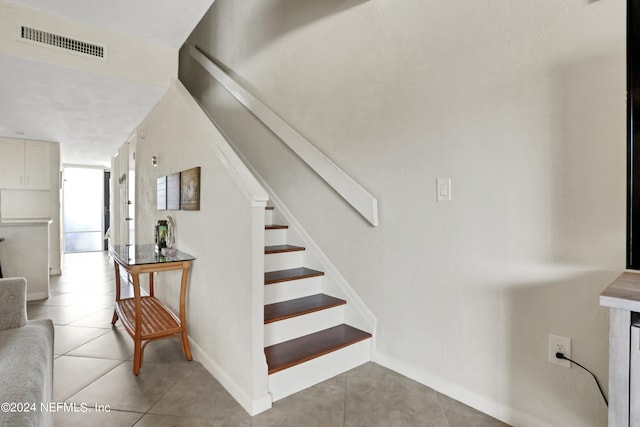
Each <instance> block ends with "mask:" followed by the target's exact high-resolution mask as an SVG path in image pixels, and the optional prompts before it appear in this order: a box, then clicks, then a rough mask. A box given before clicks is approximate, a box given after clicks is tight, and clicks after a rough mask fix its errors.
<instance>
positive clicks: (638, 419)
mask: <svg viewBox="0 0 640 427" xmlns="http://www.w3.org/2000/svg"><path fill="white" fill-rule="evenodd" d="M630 356H631V357H630V362H629V364H630V365H631V366H629V426H630V427H640V327H632V328H631V354H630Z"/></svg>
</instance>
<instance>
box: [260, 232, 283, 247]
mask: <svg viewBox="0 0 640 427" xmlns="http://www.w3.org/2000/svg"><path fill="white" fill-rule="evenodd" d="M264 232H265V234H264V245H265V246H275V245H286V244H287V229H286V228H281V229H276V230H265V231H264Z"/></svg>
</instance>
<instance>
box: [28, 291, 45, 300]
mask: <svg viewBox="0 0 640 427" xmlns="http://www.w3.org/2000/svg"><path fill="white" fill-rule="evenodd" d="M45 298H49V292H32V293H27V301H36V300H40V299H45Z"/></svg>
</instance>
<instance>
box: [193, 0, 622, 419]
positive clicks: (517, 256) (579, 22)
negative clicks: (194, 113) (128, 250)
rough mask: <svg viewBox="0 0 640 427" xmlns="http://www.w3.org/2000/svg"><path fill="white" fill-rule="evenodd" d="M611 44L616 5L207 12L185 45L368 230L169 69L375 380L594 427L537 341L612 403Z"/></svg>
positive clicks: (413, 0)
mask: <svg viewBox="0 0 640 427" xmlns="http://www.w3.org/2000/svg"><path fill="white" fill-rule="evenodd" d="M624 31H625V5H624V2H619V1H613V0H601V1H599V2H593V3H590V2H586V1H584V0H563V1H538V2H525V1H522V0H520V1H515V2H514V1H511V0H487V1H482V2H447V1H435V0H434V1H425V0H404V1H402V2H395V1H391V0H375V1H368V2H363V1H359V0H347V1H344V0H340V1H338V0H328V1H323V2H296V1H286V0H273V1H261V0H260V1H258V0H246V1H243V2H237V1H232V0H217V1H216V2H215V3H214V5H213V7H212V10H211V11H210V13H209V14H207V15H206V16H205V18H204V20H203V21H202V22H201V24H200V25H199V27H198V28H197V29H196V31H195V32H194V34H193V35H192V37H191V38H190V40H189V42H190V43H194V44H196V45H198V46H199V47H200V48H202V49H203V50H204V51H206V52H207V53H208V54H210V55H211V56H212V57H213V58H215V59H216V60H218V61H219V62H220V63H221V64H222V65H224V66H225V67H227V68H228V69H229V70H230V72H231V74H232V75H234V76H236V77H237V79H238V80H239V81H240V82H241V83H242V84H244V85H245V87H246V88H247V89H249V90H250V91H252V92H253V93H254V94H255V95H256V96H258V97H259V98H260V99H261V100H262V101H263V102H265V103H266V104H267V105H269V106H270V107H271V108H272V109H273V110H274V111H276V112H277V113H278V114H280V115H281V116H282V117H283V118H284V119H285V120H287V121H288V122H289V123H290V124H291V125H292V126H293V127H294V128H296V129H297V130H298V131H300V132H301V133H302V134H303V135H305V136H306V137H307V138H308V139H309V140H310V141H312V142H313V143H314V144H316V146H317V147H318V148H319V149H320V150H321V151H322V152H324V153H325V154H327V155H328V156H329V157H330V158H331V159H332V160H334V161H335V162H336V163H337V164H338V165H339V166H341V167H342V168H343V169H344V170H345V171H346V172H347V173H349V174H351V175H352V176H353V177H354V178H355V179H356V180H357V181H358V182H360V183H361V184H362V185H363V186H364V187H365V188H367V189H368V190H369V191H371V192H372V193H373V194H374V195H375V196H376V197H378V199H379V200H380V209H381V210H380V213H381V225H380V227H378V228H372V227H370V226H368V225H367V223H366V222H365V221H363V220H362V219H361V218H360V217H359V216H358V215H357V214H355V213H354V212H353V211H352V210H351V209H350V208H349V207H348V206H347V205H346V204H345V203H344V202H343V200H342V199H341V198H340V197H338V196H337V195H336V194H335V193H334V192H333V191H332V190H331V189H330V188H328V187H327V186H326V184H325V183H324V182H323V181H322V180H321V179H319V178H318V177H316V176H315V175H314V174H313V173H312V172H311V171H310V170H309V169H308V168H307V167H306V166H305V165H304V164H302V163H301V162H300V161H299V159H297V158H296V156H295V155H294V154H293V153H291V152H290V151H289V150H288V149H287V148H285V147H284V146H283V144H282V143H280V142H279V141H277V140H276V139H275V138H274V137H273V135H271V134H270V133H269V132H268V131H267V130H265V129H264V128H263V127H262V125H261V124H259V123H257V122H256V121H255V119H254V118H253V117H252V116H251V114H249V113H247V112H246V111H245V110H244V109H243V108H242V107H240V106H239V105H238V103H237V102H236V101H234V100H233V99H231V98H230V96H229V95H228V94H227V93H226V92H225V91H224V90H223V89H221V88H219V87H218V86H217V85H216V84H215V83H212V82H211V80H210V79H209V78H208V76H207V75H206V73H204V72H203V71H202V70H201V69H200V68H199V66H198V65H197V64H193V61H190V60H189V58H188V56H187V55H185V52H184V49H183V52H181V69H180V76H181V79H182V80H183V81H185V84H186V85H187V87H188V88H189V90H190V91H192V93H195V94H196V96H197V97H198V98H199V99H200V101H201V102H202V103H204V105H205V106H206V108H207V109H208V110H209V111H210V112H211V114H212V115H213V116H214V118H215V119H216V121H218V122H219V124H220V126H221V127H222V129H223V130H224V132H225V133H226V134H227V135H228V136H229V137H230V138H231V140H232V141H233V143H234V145H235V146H236V147H237V149H238V150H240V151H241V152H242V153H243V154H244V156H246V158H247V159H248V160H249V161H250V162H251V163H252V165H253V166H254V167H255V168H256V170H257V171H258V172H259V173H260V174H261V175H262V176H263V177H264V178H265V179H266V181H267V182H268V183H269V185H270V186H271V187H272V188H273V189H274V190H275V191H276V193H277V194H278V195H279V197H280V198H281V199H282V200H283V201H284V202H285V203H286V204H287V207H288V208H289V209H290V210H291V211H292V212H293V214H294V215H295V216H296V217H297V218H298V220H299V221H300V222H301V223H302V224H303V225H304V226H305V227H306V229H307V231H308V232H309V233H310V235H311V236H312V237H313V238H314V239H315V240H316V242H317V243H318V244H319V245H320V247H321V248H322V250H323V251H324V252H325V253H326V254H327V255H328V256H329V257H330V258H331V260H332V261H333V263H334V264H335V265H336V266H337V267H338V268H339V269H340V271H341V273H342V274H343V275H344V276H345V277H346V278H347V279H348V280H349V282H350V284H351V285H352V286H353V287H354V288H355V289H356V290H357V291H358V292H359V294H360V296H361V297H362V298H363V299H364V301H365V302H366V303H367V304H368V305H369V307H370V308H371V309H372V311H373V312H374V314H375V315H376V317H377V318H378V325H379V327H378V331H377V360H378V361H379V362H380V363H382V364H385V365H387V366H390V367H392V368H394V369H397V370H399V371H401V372H403V373H405V374H407V375H410V376H412V377H413V378H415V379H418V380H420V381H422V382H424V383H425V384H427V385H431V386H433V387H435V388H437V389H438V390H440V391H442V392H444V393H447V394H450V395H452V396H453V397H456V398H458V399H461V400H463V401H465V402H466V403H468V404H470V405H472V406H475V407H477V408H479V409H481V410H484V411H486V412H489V413H491V414H493V415H495V416H498V417H500V418H502V419H503V420H505V421H507V422H509V423H512V424H515V425H522V426H527V425H529V426H533V425H558V426H559V425H571V426H604V425H606V408H605V406H604V404H603V403H602V401H601V398H600V396H599V393H598V391H597V389H596V387H595V385H594V384H593V381H592V379H591V378H590V377H589V376H588V375H587V374H586V373H584V372H583V371H581V370H579V369H578V368H572V369H565V368H561V367H558V366H555V365H551V364H549V363H548V362H547V337H548V334H550V333H553V334H559V335H563V336H567V337H570V338H572V340H573V356H574V357H575V358H576V359H577V360H578V361H580V362H582V363H583V364H585V365H587V366H589V367H590V368H592V369H593V370H594V371H595V372H596V374H597V375H598V377H599V378H600V380H601V381H602V382H603V383H604V384H606V383H607V329H608V323H607V317H608V316H607V312H606V310H604V309H602V308H600V307H599V306H598V294H599V292H600V291H601V290H602V289H604V288H605V287H606V286H607V284H608V283H609V282H610V281H611V280H613V279H614V278H615V277H616V275H617V274H618V273H619V272H620V271H622V269H623V268H624V233H625V143H626V142H625V58H624V52H625V34H624ZM436 176H448V177H451V178H452V181H453V201H451V202H449V203H436V202H435V178H436Z"/></svg>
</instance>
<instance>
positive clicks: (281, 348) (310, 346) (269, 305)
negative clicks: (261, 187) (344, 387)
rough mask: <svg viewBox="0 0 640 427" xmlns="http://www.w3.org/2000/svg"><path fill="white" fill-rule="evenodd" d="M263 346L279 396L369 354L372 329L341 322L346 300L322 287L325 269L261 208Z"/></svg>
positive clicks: (355, 363) (273, 390)
mask: <svg viewBox="0 0 640 427" xmlns="http://www.w3.org/2000/svg"><path fill="white" fill-rule="evenodd" d="M265 224H267V225H266V226H265V251H264V253H265V261H264V266H265V274H264V284H265V290H264V299H265V301H264V304H265V306H264V346H265V349H264V352H265V356H266V359H267V365H268V367H269V392H270V393H271V396H272V399H273V401H276V400H279V399H282V398H283V397H286V396H289V395H291V394H293V393H296V392H298V391H300V390H303V389H305V388H307V387H310V386H312V385H314V384H317V383H319V382H322V381H324V380H326V379H329V378H331V377H333V376H335V375H338V374H340V373H342V372H345V371H347V370H349V369H352V368H355V367H356V366H359V365H361V364H363V363H365V362H367V361H369V360H371V334H370V333H368V332H364V331H361V330H359V329H356V328H354V327H352V326H349V325H347V324H345V309H346V305H347V301H345V300H344V299H340V298H336V297H333V296H331V295H326V294H325V293H323V280H324V273H323V272H322V271H318V270H313V269H310V268H306V267H305V266H304V265H305V248H304V247H301V246H294V245H290V244H288V226H287V225H275V224H273V207H267V208H266V210H265Z"/></svg>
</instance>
